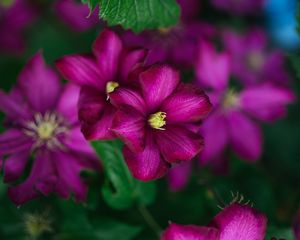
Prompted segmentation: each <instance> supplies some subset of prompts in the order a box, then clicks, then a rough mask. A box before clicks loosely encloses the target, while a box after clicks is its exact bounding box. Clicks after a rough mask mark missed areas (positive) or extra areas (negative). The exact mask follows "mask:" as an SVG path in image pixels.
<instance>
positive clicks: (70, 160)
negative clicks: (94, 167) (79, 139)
mask: <svg viewBox="0 0 300 240" xmlns="http://www.w3.org/2000/svg"><path fill="white" fill-rule="evenodd" d="M54 156H55V159H56V160H57V161H54V162H55V165H56V171H57V175H58V179H57V184H56V188H55V191H56V192H57V193H58V194H59V195H60V196H61V197H62V198H69V197H70V195H71V193H73V194H74V196H75V200H76V201H77V202H82V201H85V200H86V195H87V186H86V184H84V182H83V179H81V177H80V171H81V170H82V166H81V165H79V164H78V162H77V159H76V156H72V155H70V154H67V153H65V152H56V153H55V154H54Z"/></svg>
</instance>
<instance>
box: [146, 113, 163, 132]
mask: <svg viewBox="0 0 300 240" xmlns="http://www.w3.org/2000/svg"><path fill="white" fill-rule="evenodd" d="M166 117H167V114H166V113H165V112H157V113H154V114H151V115H150V117H149V119H148V123H149V124H150V126H151V127H152V128H155V129H159V130H165V128H162V127H163V126H165V125H166V121H165V118H166Z"/></svg>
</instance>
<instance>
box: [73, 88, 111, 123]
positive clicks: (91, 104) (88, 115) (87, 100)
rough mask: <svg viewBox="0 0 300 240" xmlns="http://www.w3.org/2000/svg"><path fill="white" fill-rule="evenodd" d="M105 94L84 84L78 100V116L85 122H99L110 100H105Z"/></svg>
mask: <svg viewBox="0 0 300 240" xmlns="http://www.w3.org/2000/svg"><path fill="white" fill-rule="evenodd" d="M105 97H106V96H105V94H103V93H102V92H100V91H98V90H97V89H93V88H91V87H87V86H83V87H81V90H80V95H79V100H78V117H79V120H80V121H82V122H85V123H91V124H92V123H95V122H97V121H98V120H99V119H100V118H101V116H102V114H103V112H104V109H105V107H106V106H109V105H110V104H109V102H107V101H106V100H105Z"/></svg>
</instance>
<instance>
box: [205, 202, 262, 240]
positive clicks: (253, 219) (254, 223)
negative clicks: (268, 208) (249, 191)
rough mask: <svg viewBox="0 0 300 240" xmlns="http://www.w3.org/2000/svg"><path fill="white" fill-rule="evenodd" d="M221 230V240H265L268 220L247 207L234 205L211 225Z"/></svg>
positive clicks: (226, 209)
mask: <svg viewBox="0 0 300 240" xmlns="http://www.w3.org/2000/svg"><path fill="white" fill-rule="evenodd" d="M210 225H211V226H213V227H216V228H218V229H219V230H220V240H233V239H240V240H263V239H264V238H265V233H266V227H267V218H266V216H265V215H264V214H261V213H260V212H258V211H256V210H255V209H253V208H251V207H250V206H247V205H240V204H232V205H230V206H228V207H226V208H225V209H224V210H223V211H222V212H221V213H219V214H218V215H217V216H216V217H215V218H214V220H213V221H212V223H211V224H210Z"/></svg>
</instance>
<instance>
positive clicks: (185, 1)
mask: <svg viewBox="0 0 300 240" xmlns="http://www.w3.org/2000/svg"><path fill="white" fill-rule="evenodd" d="M177 2H178V3H179V5H180V7H181V20H182V21H183V22H185V21H188V20H193V19H194V18H195V17H197V16H198V13H199V10H200V1H199V0H177Z"/></svg>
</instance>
